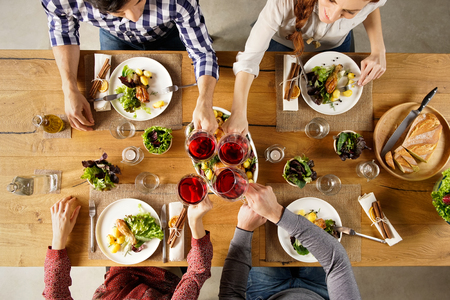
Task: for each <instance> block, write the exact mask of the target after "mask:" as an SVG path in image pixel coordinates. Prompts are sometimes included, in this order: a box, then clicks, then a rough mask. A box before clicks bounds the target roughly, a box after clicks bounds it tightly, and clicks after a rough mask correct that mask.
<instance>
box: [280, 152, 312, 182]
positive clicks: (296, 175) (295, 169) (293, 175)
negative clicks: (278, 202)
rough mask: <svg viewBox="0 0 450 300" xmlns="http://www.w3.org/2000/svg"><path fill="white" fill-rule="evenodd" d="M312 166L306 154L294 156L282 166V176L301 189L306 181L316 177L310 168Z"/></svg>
mask: <svg viewBox="0 0 450 300" xmlns="http://www.w3.org/2000/svg"><path fill="white" fill-rule="evenodd" d="M313 167H314V161H313V160H310V159H309V158H308V157H306V156H303V157H301V156H296V157H294V158H293V159H291V160H289V161H288V162H287V163H286V165H285V166H284V172H283V178H284V179H286V181H287V182H288V183H290V184H292V185H296V186H298V187H299V188H301V189H302V188H303V187H304V186H305V185H306V184H307V183H310V182H311V181H313V180H316V179H317V173H316V171H314V170H313V169H312V168H313Z"/></svg>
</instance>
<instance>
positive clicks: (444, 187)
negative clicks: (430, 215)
mask: <svg viewBox="0 0 450 300" xmlns="http://www.w3.org/2000/svg"><path fill="white" fill-rule="evenodd" d="M431 199H432V200H433V201H432V203H433V205H434V207H435V208H436V211H437V212H438V214H439V215H440V216H441V217H442V219H444V220H445V221H446V222H447V223H448V224H450V169H447V170H445V171H444V172H442V175H441V177H440V178H439V180H438V181H437V182H436V184H435V185H434V188H433V192H432V193H431Z"/></svg>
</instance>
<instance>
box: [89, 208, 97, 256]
mask: <svg viewBox="0 0 450 300" xmlns="http://www.w3.org/2000/svg"><path fill="white" fill-rule="evenodd" d="M96 212H97V210H96V208H95V203H94V200H92V199H89V217H90V218H91V252H95V239H94V217H95V213H96Z"/></svg>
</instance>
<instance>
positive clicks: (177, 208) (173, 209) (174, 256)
mask: <svg viewBox="0 0 450 300" xmlns="http://www.w3.org/2000/svg"><path fill="white" fill-rule="evenodd" d="M182 209H183V204H182V203H181V202H171V203H169V221H170V219H171V218H172V217H173V216H179V215H180V213H181V210H182ZM186 226H187V219H186V222H185V223H184V226H183V229H182V230H181V235H180V236H179V237H177V240H176V241H175V243H174V245H173V247H172V248H170V246H169V261H181V260H184V228H185V227H186ZM169 236H170V230H169Z"/></svg>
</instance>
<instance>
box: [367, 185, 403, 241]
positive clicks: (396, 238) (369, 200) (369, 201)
mask: <svg viewBox="0 0 450 300" xmlns="http://www.w3.org/2000/svg"><path fill="white" fill-rule="evenodd" d="M358 201H359V204H361V206H362V208H363V209H364V211H365V212H366V214H367V216H368V217H369V219H370V214H369V209H370V208H371V207H372V203H373V202H375V201H377V199H376V198H375V195H374V194H373V193H369V194H364V195H362V196H360V197H359V198H358ZM383 214H384V213H383ZM384 219H385V221H386V224H387V225H388V226H389V228H390V229H391V232H392V235H393V236H394V237H393V238H392V239H386V243H387V244H388V245H389V246H393V245H395V244H397V243H398V242H400V241H401V240H402V238H401V236H400V235H399V234H398V232H397V231H396V230H395V228H394V226H392V224H391V222H389V219H388V218H387V217H386V215H384ZM373 225H375V227H377V229H378V231H379V232H380V234H381V228H380V226H379V225H378V223H375V222H374V223H373ZM381 235H382V234H381Z"/></svg>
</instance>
